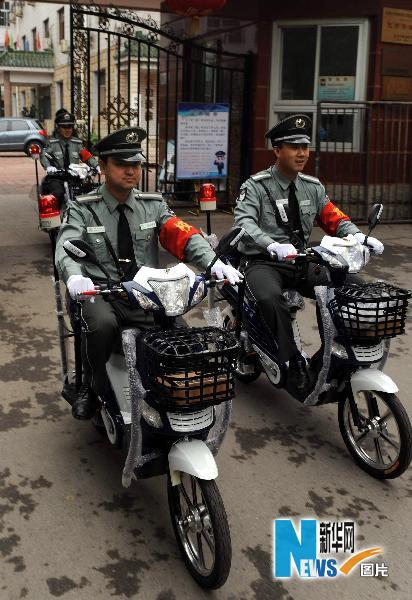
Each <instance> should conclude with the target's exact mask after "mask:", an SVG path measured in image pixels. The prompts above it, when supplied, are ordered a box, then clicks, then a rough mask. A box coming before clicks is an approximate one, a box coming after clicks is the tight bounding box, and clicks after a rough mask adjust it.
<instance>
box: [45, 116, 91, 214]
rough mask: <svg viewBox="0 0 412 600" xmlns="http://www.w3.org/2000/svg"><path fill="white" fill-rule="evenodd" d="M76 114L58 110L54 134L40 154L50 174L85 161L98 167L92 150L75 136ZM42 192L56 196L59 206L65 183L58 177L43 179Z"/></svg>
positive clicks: (62, 197)
mask: <svg viewBox="0 0 412 600" xmlns="http://www.w3.org/2000/svg"><path fill="white" fill-rule="evenodd" d="M74 126H75V120H74V116H73V115H72V114H71V113H69V112H68V111H67V110H65V109H62V108H61V109H59V110H58V111H57V112H56V118H55V129H54V131H53V134H54V136H53V137H51V138H49V141H48V144H47V146H45V147H44V148H43V150H42V153H41V155H40V162H41V164H42V166H43V167H44V168H45V169H46V172H47V174H48V175H50V174H52V173H55V172H56V171H57V170H58V169H59V168H60V169H68V168H69V165H70V164H76V165H77V164H79V162H80V161H82V162H85V163H86V164H88V165H89V167H93V168H97V169H98V163H97V160H96V159H95V158H94V156H93V155H92V154H90V152H89V151H88V150H87V149H86V148H84V146H83V142H82V140H80V139H79V138H77V137H75V135H74V134H75V130H74ZM46 154H51V155H52V156H53V157H54V159H55V161H54V162H53V161H50V159H49V158H47V156H46ZM42 193H46V194H53V195H54V196H56V198H57V200H58V202H59V206H61V204H62V202H63V199H64V183H63V181H60V180H57V179H47V177H46V178H45V179H43V182H42Z"/></svg>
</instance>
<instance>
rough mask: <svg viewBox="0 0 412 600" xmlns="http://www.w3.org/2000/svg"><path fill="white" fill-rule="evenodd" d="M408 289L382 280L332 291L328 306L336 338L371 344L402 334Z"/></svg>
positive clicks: (408, 296) (408, 295) (349, 285)
mask: <svg viewBox="0 0 412 600" xmlns="http://www.w3.org/2000/svg"><path fill="white" fill-rule="evenodd" d="M410 297H411V292H410V290H405V289H402V288H398V287H396V286H394V285H390V284H388V283H385V282H384V281H376V282H375V283H364V284H348V285H344V286H342V287H341V288H337V289H336V290H335V297H334V299H333V300H331V302H330V303H329V309H330V311H331V313H332V316H333V319H334V323H335V326H336V328H337V330H338V332H339V334H340V335H342V336H344V337H346V338H349V339H351V340H352V341H355V342H362V343H363V342H366V343H367V342H369V343H371V342H373V339H374V338H375V339H376V338H391V337H395V336H396V335H399V334H401V333H404V332H405V319H406V313H407V307H408V299H409V298H410Z"/></svg>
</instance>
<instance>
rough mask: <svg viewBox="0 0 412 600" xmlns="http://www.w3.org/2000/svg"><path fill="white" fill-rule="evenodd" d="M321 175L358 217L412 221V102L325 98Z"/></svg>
mask: <svg viewBox="0 0 412 600" xmlns="http://www.w3.org/2000/svg"><path fill="white" fill-rule="evenodd" d="M315 168H316V176H317V177H319V178H320V179H321V181H322V183H323V184H324V185H325V187H326V190H327V192H328V194H329V196H330V198H331V199H333V200H334V201H336V203H337V204H338V205H339V206H340V207H341V208H342V209H343V210H344V211H345V212H347V213H348V214H349V215H350V216H351V217H352V218H353V219H354V220H358V221H365V220H366V217H367V214H368V211H369V207H370V206H371V204H373V203H375V202H383V204H384V205H385V210H384V213H383V220H385V221H392V222H394V221H398V222H399V221H411V220H412V102H319V103H318V105H317V119H316V154H315Z"/></svg>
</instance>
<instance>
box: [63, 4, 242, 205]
mask: <svg viewBox="0 0 412 600" xmlns="http://www.w3.org/2000/svg"><path fill="white" fill-rule="evenodd" d="M71 16H72V18H71V69H72V70H71V90H72V111H73V112H74V114H75V115H76V121H77V127H78V131H79V134H80V135H81V137H83V138H84V139H85V140H87V141H88V142H89V144H90V145H91V141H92V140H93V142H95V141H96V137H97V138H99V137H100V138H101V137H103V136H104V135H106V134H107V133H108V132H109V131H112V130H114V129H116V128H118V127H124V126H127V125H137V126H140V127H143V128H144V129H145V130H146V131H147V137H146V139H145V140H144V153H145V156H146V157H147V163H148V164H150V165H151V166H152V169H153V170H152V171H151V172H150V171H148V170H146V171H145V172H144V176H143V181H142V189H145V190H147V189H150V190H154V189H158V188H159V186H161V185H162V181H163V182H164V181H167V192H168V193H170V195H171V196H173V197H174V198H178V199H180V198H185V200H188V199H189V198H190V199H191V201H192V200H193V197H194V189H195V185H196V182H191V181H189V182H181V181H177V180H176V177H175V168H176V165H175V161H174V159H173V154H174V150H173V149H172V145H173V144H174V142H175V139H176V134H177V110H176V109H177V106H178V103H179V102H182V101H186V102H190V101H193V102H194V101H200V102H211V103H214V102H228V103H230V105H231V113H230V127H229V132H230V133H229V137H230V139H229V145H230V148H231V152H230V158H229V165H228V172H229V177H228V178H227V180H225V181H223V180H219V182H218V195H219V201H220V205H221V204H222V202H223V203H224V204H225V206H230V205H231V204H233V202H234V199H235V197H236V195H237V190H238V189H239V186H240V183H241V181H242V180H244V179H245V178H246V177H247V176H248V175H249V170H248V169H247V164H246V160H247V159H246V158H245V157H247V151H248V148H249V147H250V144H249V143H248V140H247V138H246V136H245V133H244V132H245V129H247V126H246V124H247V122H248V120H249V111H250V110H251V108H250V107H251V106H252V105H253V103H252V102H248V101H246V98H247V94H246V90H247V85H248V83H247V82H248V80H249V79H250V75H248V73H251V72H252V71H251V70H250V69H249V67H247V69H248V71H247V72H246V66H247V61H246V56H245V55H240V54H237V55H236V54H234V53H229V52H222V51H221V50H220V48H218V47H216V48H208V47H202V46H199V45H197V44H195V43H193V41H191V40H190V39H189V37H188V34H186V33H184V34H182V35H181V36H180V37H178V35H176V33H175V31H173V28H172V27H171V25H170V24H168V23H167V24H165V25H163V26H159V24H158V23H156V21H155V20H154V19H153V17H152V16H150V15H148V16H147V17H142V16H140V15H138V14H137V13H136V12H134V11H133V10H130V9H121V8H117V7H116V6H111V7H100V6H97V5H96V4H95V3H94V2H93V0H90V1H89V2H87V0H83V2H82V1H81V0H72V6H71ZM86 16H87V17H91V18H85V17H86ZM232 191H233V194H232Z"/></svg>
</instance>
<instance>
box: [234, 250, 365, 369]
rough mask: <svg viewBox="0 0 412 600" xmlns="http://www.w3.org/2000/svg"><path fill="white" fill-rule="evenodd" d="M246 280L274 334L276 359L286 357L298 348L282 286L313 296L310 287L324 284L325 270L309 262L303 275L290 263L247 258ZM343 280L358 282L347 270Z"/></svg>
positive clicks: (294, 352) (308, 296) (312, 289)
mask: <svg viewBox="0 0 412 600" xmlns="http://www.w3.org/2000/svg"><path fill="white" fill-rule="evenodd" d="M245 277H246V284H247V287H248V289H249V291H250V292H251V294H252V296H253V297H254V298H255V300H256V302H257V305H258V309H259V312H260V316H261V318H262V320H263V322H264V323H265V325H266V327H267V328H268V329H269V331H270V333H271V334H272V335H273V336H274V337H276V338H277V340H278V344H279V360H280V362H286V361H288V360H289V359H290V358H291V357H292V356H293V355H294V354H296V352H297V351H298V349H297V347H296V344H295V340H294V338H293V330H292V323H291V320H290V311H289V308H288V306H287V304H286V300H285V298H284V296H283V291H284V290H285V289H288V288H291V289H294V290H297V291H298V292H299V293H300V294H302V296H305V297H306V298H312V299H314V298H315V291H314V287H315V286H317V285H326V284H327V282H328V279H327V271H326V269H324V268H322V267H319V268H318V267H317V265H314V264H309V268H308V272H307V277H306V278H305V280H302V279H301V278H300V274H299V272H298V271H297V269H296V267H294V266H293V265H282V264H280V263H274V262H273V261H265V260H248V262H247V263H246V268H245ZM346 283H362V279H361V277H359V276H358V275H354V274H348V275H347V277H346Z"/></svg>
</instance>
